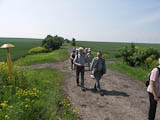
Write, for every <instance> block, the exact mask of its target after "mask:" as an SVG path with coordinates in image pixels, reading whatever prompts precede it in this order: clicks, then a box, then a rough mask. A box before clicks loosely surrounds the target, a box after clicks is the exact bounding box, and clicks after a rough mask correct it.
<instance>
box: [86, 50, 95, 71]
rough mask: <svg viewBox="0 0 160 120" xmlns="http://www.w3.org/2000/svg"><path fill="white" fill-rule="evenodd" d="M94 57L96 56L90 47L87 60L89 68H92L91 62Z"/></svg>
mask: <svg viewBox="0 0 160 120" xmlns="http://www.w3.org/2000/svg"><path fill="white" fill-rule="evenodd" d="M93 58H94V56H93V54H92V52H91V49H88V54H87V62H88V67H89V70H90V64H91V62H92V59H93Z"/></svg>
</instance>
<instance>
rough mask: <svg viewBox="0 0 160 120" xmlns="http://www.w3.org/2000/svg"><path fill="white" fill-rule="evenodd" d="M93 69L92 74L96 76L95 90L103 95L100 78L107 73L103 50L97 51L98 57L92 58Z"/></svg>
mask: <svg viewBox="0 0 160 120" xmlns="http://www.w3.org/2000/svg"><path fill="white" fill-rule="evenodd" d="M91 71H92V72H91V74H92V76H93V77H94V78H95V85H94V90H95V91H98V92H100V95H103V92H102V91H101V87H100V79H101V77H102V76H103V74H106V64H105V60H104V59H103V58H102V53H101V52H97V57H96V58H94V59H93V60H92V63H91Z"/></svg>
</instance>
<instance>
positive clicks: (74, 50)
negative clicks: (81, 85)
mask: <svg viewBox="0 0 160 120" xmlns="http://www.w3.org/2000/svg"><path fill="white" fill-rule="evenodd" d="M75 56H76V49H75V48H74V49H73V51H72V53H71V54H70V60H71V69H72V70H74V64H73V60H74V58H75Z"/></svg>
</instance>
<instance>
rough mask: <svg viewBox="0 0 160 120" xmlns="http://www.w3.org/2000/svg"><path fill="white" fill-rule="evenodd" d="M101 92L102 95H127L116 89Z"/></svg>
mask: <svg viewBox="0 0 160 120" xmlns="http://www.w3.org/2000/svg"><path fill="white" fill-rule="evenodd" d="M102 92H103V95H109V96H123V97H129V95H128V94H127V93H125V92H120V91H116V90H111V91H107V90H102Z"/></svg>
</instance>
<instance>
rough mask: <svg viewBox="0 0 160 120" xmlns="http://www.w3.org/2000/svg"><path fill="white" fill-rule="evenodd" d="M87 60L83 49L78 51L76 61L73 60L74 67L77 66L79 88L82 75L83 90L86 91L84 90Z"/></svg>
mask: <svg viewBox="0 0 160 120" xmlns="http://www.w3.org/2000/svg"><path fill="white" fill-rule="evenodd" d="M85 62H86V59H85V56H84V54H83V48H82V47H80V48H79V49H78V55H76V56H75V59H74V60H73V63H74V65H75V66H76V80H77V86H79V74H80V73H81V90H82V91H85V88H84V71H85V70H84V65H85Z"/></svg>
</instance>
